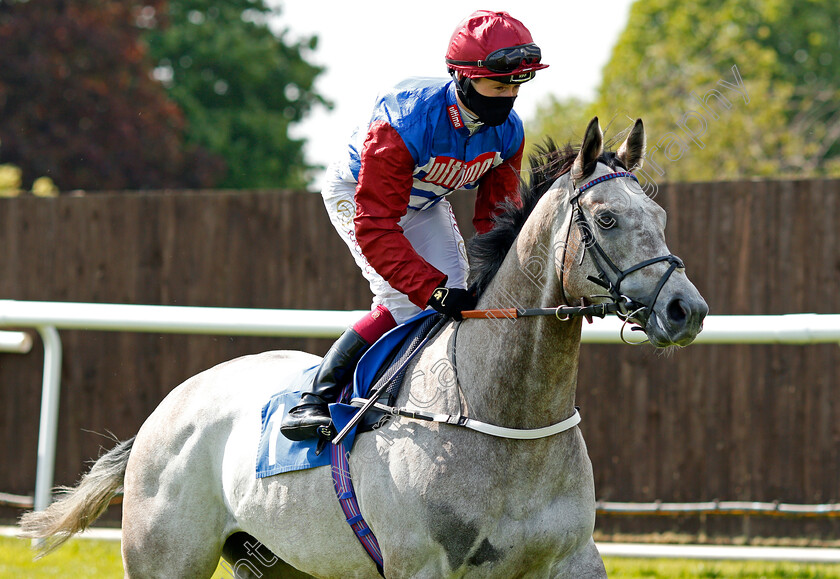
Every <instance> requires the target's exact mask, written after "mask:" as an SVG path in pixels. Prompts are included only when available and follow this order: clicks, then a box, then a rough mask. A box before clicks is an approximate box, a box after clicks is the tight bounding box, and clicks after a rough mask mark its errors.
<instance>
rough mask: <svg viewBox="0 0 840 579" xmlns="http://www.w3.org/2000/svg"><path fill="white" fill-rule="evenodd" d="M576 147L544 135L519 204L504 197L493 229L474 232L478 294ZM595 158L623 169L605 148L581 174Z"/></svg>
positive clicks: (471, 248) (471, 249) (470, 250)
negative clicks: (481, 232)
mask: <svg viewBox="0 0 840 579" xmlns="http://www.w3.org/2000/svg"><path fill="white" fill-rule="evenodd" d="M579 150H580V149H579V147H573V146H572V145H570V144H569V143H566V144H565V145H563V146H562V147H560V146H558V145H557V143H555V142H554V140H553V139H550V138H549V139H546V140H545V142H544V143H543V144H542V145H538V146H537V150H536V152H535V153H534V154H532V155H530V156H529V158H528V160H529V163H530V167H531V168H530V170H529V173H530V175H531V180H530V184H529V183H526V182H525V181H524V180H522V179H520V187H519V193H520V198H521V205H516V204H514V203H511V202H510V201H506V202H505V203H503V204H502V205H501V206H500V209H501V213H500V214H499V215H497V216H496V218H495V219H494V222H495V224H494V226H493V229H491V230H490V231H488V232H487V233H483V234H481V235H476V236H474V237H473V238H472V239H471V240H470V242H469V243H468V244H467V255H468V257H469V263H470V287H472V288H474V289H475V290H476V291H477V292H478V295H479V296H480V295H481V294H482V293H483V292H484V290H485V289H487V286H488V284H489V283H490V280H492V279H493V276H495V275H496V272H497V271H499V268H500V267H501V266H502V262H503V261H504V259H505V256H506V255H507V252H508V250H509V249H510V248H511V246H512V245H513V241H514V240H515V239H516V236H517V235H519V232H520V231H521V230H522V226H523V225H525V221H526V220H527V219H528V216H529V215H531V211H533V210H534V207H535V206H536V205H537V202H538V201H539V200H540V198H541V197H542V196H543V195H544V194H545V192H546V191H548V189H549V188H550V187H551V185H552V184H553V183H554V182H555V181H556V180H557V178H558V177H560V176H561V175H563V174H564V173H567V172H568V171H569V170H570V169H571V167H572V164H573V163H574V161H575V158H577V155H578V151H579ZM597 162H601V163H604V164H606V165H608V166H609V167H610V168H612V169H613V170H622V171H623V170H626V169H625V168H624V167H623V166H622V165H621V162H620V161H619V160H618V159H617V158H616V154H615V153H614V152H604V153H602V154H601V156H600V157H598V159H597V160H596V161H595V162H593V163H591V164H590V165H588V166H586V167H584V168H583V173H584V175H589V174H590V173H592V171H594V170H595V164H596V163H597Z"/></svg>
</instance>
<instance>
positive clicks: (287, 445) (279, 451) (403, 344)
mask: <svg viewBox="0 0 840 579" xmlns="http://www.w3.org/2000/svg"><path fill="white" fill-rule="evenodd" d="M441 317H442V314H439V313H437V312H435V311H423V312H421V313H420V314H418V315H417V316H415V317H413V318H411V319H410V320H408V321H407V322H405V323H404V324H401V325H399V326H397V327H396V328H394V329H393V330H391V331H390V332H388V333H387V334H385V335H384V336H382V337H381V338H380V339H379V340H377V342H376V343H375V344H373V345H372V346H371V347H370V348H369V349H368V351H367V352H365V354H364V355H363V356H362V358H361V359H360V360H359V363H358V365H357V366H356V370H355V373H354V374H353V377H352V380H348V382H347V384H345V385H344V390H343V392H342V397H341V400H340V402H339V403H336V404H330V414H331V415H332V419H333V422H334V425H335V428H336V432H340V431H341V430H342V429H343V428H344V426H345V425H346V424H347V423H348V422H349V421H350V420H351V419H352V418H353V417H354V416H355V415H356V413H357V412H359V408H357V407H356V406H351V405H350V404H349V402H350V400H351V399H352V398H367V397H368V395H369V392H372V391H376V390H377V389H380V388H382V387H383V386H384V389H383V391H382V394H381V396H380V397H378V398H377V401H379V402H383V403H385V404H387V405H389V406H390V405H393V403H394V401H395V400H396V398H397V395H398V394H399V391H400V387H401V386H402V383H403V380H404V378H405V370H406V367H407V366H408V365H407V364H403V362H404V361H405V360H406V359H407V358H408V357H410V356H411V355H412V353H413V352H414V351H415V350H416V349H417V347H418V346H419V344H420V343H421V342H422V341H423V339H424V338H425V337H426V336H427V335H428V333H429V332H430V331H431V329H432V328H433V327H434V326H435V324H436V323H437V322H438V321H439V320H440V319H441ZM401 367H402V368H401ZM317 368H318V367H317V366H314V367H312V368H307V369H306V370H304V371H302V372H301V373H300V374H298V375H297V376H296V377H295V378H294V379H293V380H291V381H290V382H289V383H288V385H287V387H286V389H284V390H283V391H280V392H277V393H276V394H274V395H273V396H272V397H271V398H270V399H269V401H268V402H267V403H266V404H265V405H264V406H263V409H262V427H261V433H260V441H259V448H258V451H257V477H258V478H263V477H267V476H272V475H275V474H281V473H284V472H291V471H295V470H304V469H307V468H315V467H318V466H325V465H327V464H330V460H329V456H328V455H329V453H326V452H324V453H321V452H320V450H321V449H322V448H323V446H324V444H323V442H322V441H323V439H321V438H313V439H310V440H305V441H299V442H293V441H290V440H288V439H286V438H285V437H284V436H283V435H282V434H281V433H280V428H279V426H280V422H281V420H282V418H283V415H284V414H285V412H287V411H288V410H289V409H290V408H292V407H293V406H294V405H295V404H297V403H298V401H299V400H300V393H301V392H307V391H309V390H311V388H312V382H313V381H314V379H315V374H316V370H317ZM400 368H401V369H400ZM385 418H386V413H384V412H382V411H380V410H376V409H371V410H370V411H368V412H367V413H366V414H365V415H364V418H363V420H362V421H361V422H360V423H359V424H358V425H357V426H356V428H355V429H354V431H353V434H352V435H348V436H347V438H346V439H345V441H344V442H342V445H343V446H344V448H345V449H346V450H348V451H349V450H350V449H351V448H352V447H353V440H354V438H355V434H356V433H358V432H365V431H370V430H374V429H375V428H378V427H379V426H381V425H382V424H383V423H384V420H385ZM319 443H320V444H319ZM319 446H320V448H319Z"/></svg>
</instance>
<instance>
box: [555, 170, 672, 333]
mask: <svg viewBox="0 0 840 579" xmlns="http://www.w3.org/2000/svg"><path fill="white" fill-rule="evenodd" d="M620 177H628V178H630V179H633V180H634V181H636V182H637V183H638V182H639V180H638V179H636V176H635V175H633V173H630V172H627V171H618V172H615V173H608V174H606V175H602V176H600V177H597V178H595V179H592V180H591V181H589V182H588V183H585V184H584V185H581V186H580V187H576V186H575V180H574V178H573V177H571V176H570V180H571V183H572V188H573V192H572V194H570V195H569V205H571V207H572V217H571V219H572V221H573V222H574V223H575V225H577V228H578V231H579V232H580V236H581V242H582V244H583V253H582V254H581V257H580V262H581V263H582V262H583V259H584V256H585V254H586V249H587V248H590V249H591V250H592V261H593V262H594V263H595V267H596V268H597V269H598V276H597V277H595V276H591V275H590V276H586V277H587V279H588V280H589V281H591V282H593V283H596V284H598V285H599V286H601V287H603V288H604V289H606V290H607V291H608V292H609V297H610V298H611V299H612V300H613V302H614V303H615V304H616V306H617V308H616V309H617V311H616V314H617V315H618V316H619V317H621V318H622V319H624V320H625V321H630V320H632V321H634V322H636V323H637V324H639V325H641V326H642V329H644V325H645V324H646V323H647V320H648V319H650V315H651V314H652V313H653V306H654V304H656V299H657V298H658V297H659V293H660V292H661V291H662V287H663V286H664V285H665V283H666V282H667V281H668V278H669V277H671V274H672V273H674V270H675V269H677V268H684V267H685V265H684V264H683V261H682V260H681V259H680V258H679V257H677V256H676V255H674V254H668V255H663V256H660V257H654V258H651V259H646V260H644V261H641V262H639V263H637V264H636V265H632V266H630V267H628V268H627V269H621V268H620V267H618V266H617V265H615V263H614V262H613V261H612V260H611V259H610V257H609V256H608V255H607V253H606V252H605V251H604V249H603V248H602V247H601V244H600V243H598V240H597V239H596V237H595V233H594V229H593V228H592V225H590V223H589V221H588V220H587V219H586V216H585V215H584V213H583V210H582V209H581V207H580V198H581V196H582V195H583V194H584V193H585V192H586V191H588V190H589V189H591V188H592V187H594V186H595V185H598V184H599V183H603V182H604V181H609V180H610V179H618V178H620ZM571 229H572V228H571V224H570V225H569V229H568V231H567V232H566V244H565V246H564V248H563V261H562V262H561V267H560V276H561V277H560V291H561V293H562V294H563V300H564V301H567V299H566V291H565V288H564V287H563V285H564V284H563V277H562V276H563V273H564V270H565V266H566V251H567V250H568V247H569V243H568V241H569V234H570V233H571ZM661 261H667V262H668V263H669V264H670V266H669V267H668V269H667V270H666V271H665V273H664V274H662V277H660V278H659V282H658V283H657V284H656V287H655V288H654V290H653V291H652V292H651V293H650V295H648V296H647V297H644V298H631V297H628V296H626V295H624V294H623V293H621V282H622V281H624V279H625V278H626V277H627V276H628V275H630V274H631V273H633V272H636V271H639V270H640V269H643V268H645V267H648V266H650V265H653V264H655V263H659V262H661ZM567 303H568V301H567Z"/></svg>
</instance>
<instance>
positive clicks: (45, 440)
mask: <svg viewBox="0 0 840 579" xmlns="http://www.w3.org/2000/svg"><path fill="white" fill-rule="evenodd" d="M365 313H367V312H366V311H359V310H357V311H330V310H319V311H313V310H266V309H247V308H206V307H188V306H147V305H126V304H90V303H71V302H30V301H17V300H0V328H8V327H15V328H35V329H36V330H37V331H38V333H39V334H40V335H41V339H42V341H43V343H44V374H43V383H42V393H41V418H40V426H39V430H38V463H37V471H36V476H35V499H34V508H35V510H43V509H45V508H46V507H47V506H48V505H49V504H50V502H51V500H52V486H53V475H54V464H55V448H56V435H57V431H58V402H59V395H60V391H61V356H62V350H61V338H60V337H59V334H58V330H60V329H61V330H91V331H115V332H152V333H176V334H210V335H225V336H274V337H308V338H333V337H337V336H338V335H340V334H341V332H343V331H344V330H345V329H346V328H347V327H348V326H350V325H351V324H353V323H354V322H355V321H357V320H358V319H359V318H361V317H362V316H363V315H364V314H365ZM493 323H506V320H501V319H500V320H497V321H495V322H493ZM621 325H622V324H621V321H620V320H618V319H617V318H605V319H596V320H595V321H594V323H592V324H591V325H590V324H585V325H584V328H583V335H582V338H581V341H582V342H584V343H596V344H620V343H622V340H621V336H620V333H621ZM704 326H705V327H704V329H703V331H702V333H701V334H700V335H699V336H698V337H697V339H696V340H695V343H697V344H817V343H831V342H835V343H838V344H840V314H786V315H777V316H708V317H707V318H706V321H705V324H704ZM626 334H629V336H628V338H629V339H631V340H632V339H634V336H632V333H631V332H626ZM30 347H31V344H30Z"/></svg>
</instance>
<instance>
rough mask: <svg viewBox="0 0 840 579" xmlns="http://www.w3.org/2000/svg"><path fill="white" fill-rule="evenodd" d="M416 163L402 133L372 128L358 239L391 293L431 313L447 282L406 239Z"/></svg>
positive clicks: (365, 152)
mask: <svg viewBox="0 0 840 579" xmlns="http://www.w3.org/2000/svg"><path fill="white" fill-rule="evenodd" d="M415 165H416V162H415V160H414V158H413V157H412V156H411V153H410V152H409V150H408V148H407V147H406V145H405V143H404V142H403V140H402V138H401V137H400V136H399V134H398V133H397V131H396V130H395V129H394V128H393V127H391V126H390V125H389V124H387V123H385V122H382V121H379V122H374V123H372V124H371V126H370V128H369V130H368V135H367V138H366V139H365V142H364V146H363V148H362V152H361V169H360V171H359V184H358V186H357V187H356V217H355V219H354V224H355V229H356V239H357V241H358V242H359V246H360V247H361V249H362V254H363V255H364V256H365V258H367V260H368V263H370V265H371V266H372V267H373V268H374V269H375V270H376V272H377V273H378V274H379V275H381V276H382V277H383V278H384V279H385V280H386V281H387V282H388V283H389V284H391V287H393V288H394V289H396V290H397V291H399V292H402V293H404V294H406V295H407V296H408V298H409V299H410V300H411V302H412V303H414V304H415V305H417V306H419V307H421V308H424V307H426V304H427V302H428V301H429V298H430V297H431V295H432V292H433V291H434V290H435V288H437V287H438V286H440V285H442V284H443V283H444V281H445V279H446V276H445V275H444V274H443V273H442V272H440V271H439V270H438V269H437V268H435V267H433V266H432V265H431V264H429V263H428V262H427V261H426V260H425V259H423V258H422V257H421V256H420V255H418V253H417V252H416V251H415V250H414V248H413V247H412V246H411V243H410V242H409V241H408V239H406V237H405V235H403V231H402V229H401V228H400V226H399V221H400V219H401V218H402V217H403V216H404V215H405V214H406V211H407V209H408V202H409V198H410V195H411V186H412V181H413V172H414V167H415Z"/></svg>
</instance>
